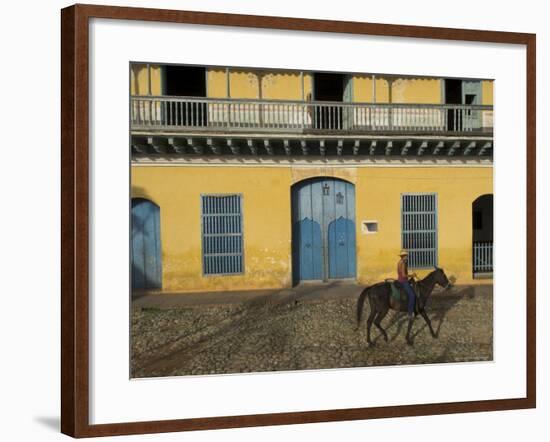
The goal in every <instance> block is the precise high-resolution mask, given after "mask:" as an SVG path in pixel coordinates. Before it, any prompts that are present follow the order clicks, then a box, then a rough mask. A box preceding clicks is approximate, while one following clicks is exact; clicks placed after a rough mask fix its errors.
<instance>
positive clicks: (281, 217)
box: [132, 165, 493, 291]
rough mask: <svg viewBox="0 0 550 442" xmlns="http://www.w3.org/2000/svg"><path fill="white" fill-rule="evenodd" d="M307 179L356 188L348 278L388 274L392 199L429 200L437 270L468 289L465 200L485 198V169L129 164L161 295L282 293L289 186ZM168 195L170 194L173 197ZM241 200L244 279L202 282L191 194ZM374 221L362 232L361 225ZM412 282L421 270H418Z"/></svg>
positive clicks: (489, 178) (394, 242)
mask: <svg viewBox="0 0 550 442" xmlns="http://www.w3.org/2000/svg"><path fill="white" fill-rule="evenodd" d="M314 176H335V177H339V178H342V179H346V180H348V181H350V182H352V183H354V184H355V185H356V228H357V232H356V235H357V271H358V274H357V279H358V281H359V282H360V283H362V284H369V283H373V282H376V281H379V280H383V279H384V278H387V277H394V276H395V266H396V263H397V253H398V251H399V249H400V247H401V230H400V229H401V224H400V195H401V193H403V192H407V193H408V192H436V193H437V194H438V208H439V210H438V242H439V265H440V266H441V267H443V268H444V269H445V270H446V272H447V274H448V275H449V276H451V275H452V276H454V277H455V278H456V279H457V280H456V283H457V284H472V283H476V282H477V281H475V280H473V279H472V255H471V254H472V202H473V201H474V200H475V199H476V198H477V197H479V196H480V195H483V194H487V193H492V192H493V174H492V168H471V167H440V168H421V167H414V168H413V167H407V168H391V167H372V168H366V167H365V168H341V167H337V168H334V167H331V166H326V167H318V168H316V167H307V168H300V167H290V166H288V167H241V168H235V167H231V166H211V167H203V166H200V167H186V166H179V167H178V166H175V167H165V166H164V167H163V166H138V165H134V166H133V167H132V196H133V197H143V198H148V199H150V200H152V201H154V202H155V203H156V204H158V205H159V206H160V210H161V212H160V214H161V215H160V216H161V239H162V260H163V290H165V291H206V290H250V289H258V288H281V287H289V286H290V285H291V283H292V261H291V225H290V224H291V222H290V220H291V212H290V207H291V201H290V198H291V191H290V189H291V186H292V184H293V183H295V182H298V181H300V180H302V179H306V178H309V177H314ZM175 189H177V191H175ZM201 193H241V194H242V195H243V225H244V247H245V249H244V250H245V252H244V263H245V273H244V275H233V276H202V264H201V242H200V241H201V230H200V208H199V203H200V194H201ZM364 220H369V221H373V220H375V221H378V223H379V232H378V233H376V234H364V233H363V232H362V230H361V221H364ZM417 273H419V275H420V276H422V275H424V274H425V273H426V271H418V272H417Z"/></svg>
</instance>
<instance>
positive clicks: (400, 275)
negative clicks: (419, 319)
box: [397, 250, 416, 318]
mask: <svg viewBox="0 0 550 442" xmlns="http://www.w3.org/2000/svg"><path fill="white" fill-rule="evenodd" d="M399 256H400V257H401V259H400V260H399V262H398V263H397V280H398V281H399V282H400V283H401V285H402V286H403V288H404V289H405V291H406V292H407V311H408V312H409V317H410V318H412V317H413V315H414V303H415V300H416V295H415V294H414V290H413V288H412V287H411V284H410V283H409V268H408V267H409V266H408V262H409V254H408V252H407V251H406V250H401V252H399ZM411 276H416V274H415V273H413V274H412V275H411Z"/></svg>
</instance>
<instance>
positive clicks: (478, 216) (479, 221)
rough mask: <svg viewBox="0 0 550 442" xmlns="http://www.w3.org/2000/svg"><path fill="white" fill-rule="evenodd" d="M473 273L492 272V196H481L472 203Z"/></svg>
mask: <svg viewBox="0 0 550 442" xmlns="http://www.w3.org/2000/svg"><path fill="white" fill-rule="evenodd" d="M472 230H473V232H472V240H473V244H472V267H473V273H474V275H476V274H483V273H492V272H493V195H491V194H487V195H482V196H480V197H479V198H478V199H476V200H475V201H474V202H473V203H472Z"/></svg>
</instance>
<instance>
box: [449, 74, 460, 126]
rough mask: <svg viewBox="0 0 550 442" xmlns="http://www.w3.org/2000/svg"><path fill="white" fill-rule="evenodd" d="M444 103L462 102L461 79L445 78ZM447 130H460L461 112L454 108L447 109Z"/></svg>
mask: <svg viewBox="0 0 550 442" xmlns="http://www.w3.org/2000/svg"><path fill="white" fill-rule="evenodd" d="M445 104H462V80H451V79H447V80H445ZM447 130H449V131H460V130H462V113H461V112H458V111H457V110H456V109H448V110H447Z"/></svg>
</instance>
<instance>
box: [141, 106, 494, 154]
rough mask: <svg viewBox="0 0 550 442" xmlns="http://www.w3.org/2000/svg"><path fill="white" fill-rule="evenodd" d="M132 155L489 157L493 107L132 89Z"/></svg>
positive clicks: (491, 140)
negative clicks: (175, 94)
mask: <svg viewBox="0 0 550 442" xmlns="http://www.w3.org/2000/svg"><path fill="white" fill-rule="evenodd" d="M130 130H131V136H132V143H131V144H132V152H133V153H134V155H135V156H134V158H135V159H137V158H138V157H140V156H141V157H150V156H151V155H153V156H155V157H158V154H162V155H167V154H175V155H178V156H179V157H181V156H188V155H194V156H197V155H198V156H201V157H204V156H209V157H212V156H214V157H227V156H239V157H243V156H251V157H258V156H262V157H273V158H275V157H280V156H286V157H296V156H301V157H303V156H309V157H311V156H315V157H339V156H340V157H352V158H354V159H356V160H357V159H359V158H361V157H364V156H365V155H366V156H369V157H372V158H377V157H386V158H387V157H393V158H395V157H401V158H406V157H419V156H422V155H424V156H430V157H435V156H454V157H460V158H462V159H466V158H472V157H473V158H478V159H482V158H483V159H485V160H488V161H491V159H492V151H493V138H492V135H493V107H492V106H481V105H450V104H443V105H440V104H386V103H380V104H373V103H342V102H320V101H281V100H253V99H250V100H237V99H213V98H195V97H168V96H162V97H160V96H158V97H153V96H133V97H131V102H130Z"/></svg>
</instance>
